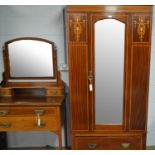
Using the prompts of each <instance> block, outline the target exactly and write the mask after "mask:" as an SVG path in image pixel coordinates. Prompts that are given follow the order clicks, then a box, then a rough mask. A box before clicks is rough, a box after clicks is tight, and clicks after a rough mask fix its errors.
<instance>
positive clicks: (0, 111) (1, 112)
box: [0, 110, 9, 116]
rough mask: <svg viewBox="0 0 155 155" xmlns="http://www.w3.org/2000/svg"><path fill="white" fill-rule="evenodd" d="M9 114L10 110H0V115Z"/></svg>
mask: <svg viewBox="0 0 155 155" xmlns="http://www.w3.org/2000/svg"><path fill="white" fill-rule="evenodd" d="M8 114H9V110H0V116H6V115H8Z"/></svg>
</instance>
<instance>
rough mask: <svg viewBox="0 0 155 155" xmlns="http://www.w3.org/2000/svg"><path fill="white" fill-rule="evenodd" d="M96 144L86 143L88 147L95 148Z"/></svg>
mask: <svg viewBox="0 0 155 155" xmlns="http://www.w3.org/2000/svg"><path fill="white" fill-rule="evenodd" d="M96 146H97V145H96V144H88V147H89V149H95V148H96Z"/></svg>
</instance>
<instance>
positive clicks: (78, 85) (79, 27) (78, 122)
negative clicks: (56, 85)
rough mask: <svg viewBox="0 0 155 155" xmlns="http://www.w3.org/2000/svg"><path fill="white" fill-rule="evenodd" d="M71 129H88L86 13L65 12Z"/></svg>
mask: <svg viewBox="0 0 155 155" xmlns="http://www.w3.org/2000/svg"><path fill="white" fill-rule="evenodd" d="M67 28H68V29H67V34H68V36H67V37H68V38H67V40H68V56H69V81H70V86H69V89H70V111H71V112H70V115H71V129H72V131H75V130H76V131H77V130H81V131H88V130H89V103H88V93H89V92H88V43H87V14H86V13H69V14H67Z"/></svg>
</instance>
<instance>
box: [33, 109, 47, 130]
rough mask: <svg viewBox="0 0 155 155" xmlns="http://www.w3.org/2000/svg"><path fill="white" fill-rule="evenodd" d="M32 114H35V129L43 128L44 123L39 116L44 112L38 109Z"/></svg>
mask: <svg viewBox="0 0 155 155" xmlns="http://www.w3.org/2000/svg"><path fill="white" fill-rule="evenodd" d="M34 113H35V114H36V123H35V124H36V126H37V127H43V126H45V123H44V121H43V120H41V118H40V116H41V115H43V114H44V113H45V110H42V109H38V110H34Z"/></svg>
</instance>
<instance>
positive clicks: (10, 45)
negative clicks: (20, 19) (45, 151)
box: [0, 38, 66, 149]
mask: <svg viewBox="0 0 155 155" xmlns="http://www.w3.org/2000/svg"><path fill="white" fill-rule="evenodd" d="M3 58H4V73H3V80H2V82H1V85H0V131H1V132H7V131H51V132H54V133H56V134H57V136H58V142H59V149H61V148H62V133H61V127H62V124H63V123H64V121H65V94H64V86H65V85H64V82H63V81H62V80H61V78H60V72H59V71H58V70H57V57H56V47H55V44H54V43H53V42H50V41H48V40H45V39H40V38H17V39H14V40H10V41H8V42H6V43H5V47H4V49H3ZM64 126H65V125H64ZM65 131H66V127H65ZM65 133H66V132H65Z"/></svg>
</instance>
